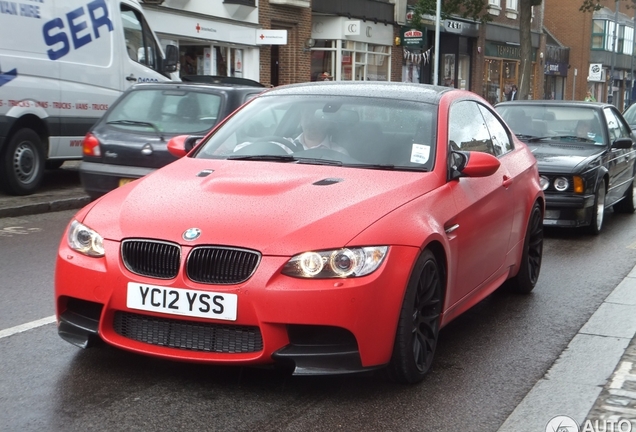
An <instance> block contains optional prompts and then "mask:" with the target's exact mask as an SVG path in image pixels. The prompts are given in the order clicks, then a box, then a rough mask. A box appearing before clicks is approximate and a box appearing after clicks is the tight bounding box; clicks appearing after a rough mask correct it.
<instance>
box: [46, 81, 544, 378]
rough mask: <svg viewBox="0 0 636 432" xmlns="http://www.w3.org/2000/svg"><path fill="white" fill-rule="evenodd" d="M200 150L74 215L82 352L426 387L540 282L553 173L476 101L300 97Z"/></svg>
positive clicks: (69, 317)
mask: <svg viewBox="0 0 636 432" xmlns="http://www.w3.org/2000/svg"><path fill="white" fill-rule="evenodd" d="M185 138H186V137H184V136H178V137H175V138H173V139H172V140H170V142H169V143H168V148H169V150H170V151H171V152H172V153H173V154H175V155H178V156H181V157H182V158H181V159H180V160H178V161H176V162H174V163H172V164H170V165H167V166H165V167H163V168H162V169H159V170H157V171H156V172H154V173H152V174H150V175H148V176H146V177H144V178H142V179H140V180H138V181H136V182H133V183H131V184H127V185H125V186H123V187H121V188H118V189H117V190H115V191H113V192H111V193H109V194H107V195H106V196H104V197H102V198H101V199H100V200H98V201H95V202H93V203H91V204H89V205H88V206H86V207H85V208H84V209H82V210H80V211H79V212H78V213H77V214H76V215H75V217H74V218H73V220H72V221H71V222H70V224H69V226H68V228H67V230H66V234H65V235H64V238H63V240H62V242H61V244H60V247H59V252H58V256H57V264H56V275H55V299H56V300H55V301H56V313H57V319H58V323H59V327H58V330H59V335H60V336H61V337H62V338H64V339H65V340H67V341H69V342H71V343H73V344H75V345H78V346H80V347H87V346H90V345H91V344H92V342H93V341H94V340H96V339H102V340H104V341H106V342H107V343H109V344H111V345H114V346H116V347H119V348H122V349H126V350H130V351H133V352H136V353H143V354H148V355H152V356H156V357H163V358H167V359H179V360H185V361H193V362H202V363H210V364H226V365H228V364H233V365H272V364H279V365H283V366H285V365H289V366H290V367H291V368H292V370H293V373H295V374H298V375H312V374H332V373H349V372H359V371H365V370H373V369H376V368H381V367H387V366H388V368H389V371H390V373H391V375H392V376H393V377H394V378H395V379H396V380H397V381H400V382H407V383H414V382H417V381H420V380H421V379H423V377H424V375H425V374H426V372H427V371H428V370H429V368H430V367H431V364H432V361H433V355H434V352H435V348H436V345H437V341H438V337H439V330H440V328H442V327H444V326H445V325H447V324H448V323H449V322H450V321H451V320H453V319H454V318H456V317H457V316H459V315H460V314H461V313H462V312H464V311H466V310H467V309H469V308H470V307H472V306H473V305H475V304H477V303H478V302H480V301H481V300H482V299H483V298H484V297H486V296H487V295H489V294H491V293H492V292H493V291H495V290H496V289H498V288H499V287H500V286H501V285H502V283H503V282H504V281H506V280H507V285H508V286H509V287H510V288H511V289H513V290H516V291H518V292H521V293H528V292H530V291H531V290H532V289H533V288H534V286H535V284H536V283H537V279H538V277H539V272H540V268H541V257H542V250H543V224H542V223H541V222H542V220H543V211H544V196H543V191H542V190H541V186H540V184H539V174H538V171H537V165H536V160H535V158H534V157H533V156H532V154H531V152H530V151H529V149H528V148H527V147H526V146H525V145H524V144H523V143H522V142H521V141H519V140H517V139H516V138H515V137H514V135H513V134H512V133H511V132H510V130H509V129H508V127H507V126H506V125H505V124H504V122H503V121H502V120H501V119H500V118H499V116H498V115H497V114H496V113H495V112H494V110H493V108H492V107H491V106H490V105H489V104H488V103H487V102H486V101H485V100H484V99H482V98H480V97H479V96H477V95H475V94H474V93H471V92H468V91H463V90H457V89H454V88H449V87H432V86H425V85H420V84H407V83H369V82H356V83H347V82H317V83H303V84H296V85H289V86H281V87H278V88H275V89H272V90H270V91H268V92H264V93H262V94H261V95H259V96H257V97H256V98H254V99H253V100H252V101H250V102H249V103H248V104H246V105H244V106H243V107H242V108H241V109H239V110H238V111H237V112H235V113H234V114H232V115H231V116H230V117H229V118H228V119H227V120H226V121H225V122H224V123H223V124H222V125H221V126H220V127H219V128H217V129H215V130H214V131H212V132H211V133H210V134H209V135H208V136H207V137H205V138H204V139H203V140H202V141H201V142H200V143H199V144H197V146H196V147H195V148H194V149H193V150H191V151H190V152H188V150H187V148H186V147H185V146H184V141H185ZM312 142H314V143H316V142H317V143H318V144H317V145H312V144H311V143H312ZM484 257H487V259H485V258H484ZM492 331H493V332H494V331H497V329H496V328H493V329H492Z"/></svg>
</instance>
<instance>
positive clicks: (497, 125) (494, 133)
mask: <svg viewBox="0 0 636 432" xmlns="http://www.w3.org/2000/svg"><path fill="white" fill-rule="evenodd" d="M478 106H479V110H480V111H481V114H482V115H483V116H484V120H486V126H487V127H488V131H489V132H490V136H491V138H492V145H493V148H494V150H495V156H500V155H502V154H504V153H508V152H509V151H511V150H512V143H511V141H510V136H508V133H507V132H506V128H505V127H504V126H503V125H502V124H501V122H500V121H499V119H498V118H497V117H495V116H494V115H493V113H492V112H490V110H489V109H488V108H486V107H485V106H483V105H478Z"/></svg>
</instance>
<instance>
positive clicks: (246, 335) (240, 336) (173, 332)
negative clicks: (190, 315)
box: [113, 312, 263, 354]
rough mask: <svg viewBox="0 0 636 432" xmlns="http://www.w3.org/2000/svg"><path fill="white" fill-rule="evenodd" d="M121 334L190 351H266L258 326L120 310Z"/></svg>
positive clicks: (116, 326) (117, 328)
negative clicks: (209, 321)
mask: <svg viewBox="0 0 636 432" xmlns="http://www.w3.org/2000/svg"><path fill="white" fill-rule="evenodd" d="M113 327H114V330H115V332H116V333H117V334H119V335H121V336H123V337H126V338H128V339H132V340H136V341H139V342H145V343H148V344H152V345H159V346H165V347H170V348H179V349H184V350H189V351H206V352H215V353H228V354H238V353H251V352H258V351H262V350H263V338H262V336H261V331H260V329H259V328H258V327H253V326H238V325H226V324H212V323H201V322H193V321H183V320H175V319H167V318H157V317H150V316H145V315H138V314H133V313H128V312H116V313H115V321H114V323H113Z"/></svg>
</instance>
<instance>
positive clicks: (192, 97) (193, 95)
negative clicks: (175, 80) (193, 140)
mask: <svg viewBox="0 0 636 432" xmlns="http://www.w3.org/2000/svg"><path fill="white" fill-rule="evenodd" d="M220 106H221V96H219V95H216V94H210V93H201V92H193V91H185V90H139V91H133V92H130V93H128V95H127V96H126V97H125V98H124V99H123V100H122V101H120V102H119V103H118V104H117V105H116V106H114V107H113V109H112V110H111V111H110V112H109V113H108V114H107V117H106V118H105V121H106V122H107V123H109V124H111V125H113V126H116V127H118V128H123V129H126V130H134V131H147V132H153V131H156V130H159V131H161V132H165V133H169V134H189V133H195V132H202V131H207V130H208V129H210V128H211V127H212V126H214V125H215V124H216V122H217V119H218V116H219V108H220ZM122 121H123V122H122ZM118 122H119V123H118Z"/></svg>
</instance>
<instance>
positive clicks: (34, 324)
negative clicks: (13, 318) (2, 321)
mask: <svg viewBox="0 0 636 432" xmlns="http://www.w3.org/2000/svg"><path fill="white" fill-rule="evenodd" d="M54 322H55V315H51V316H50V317H46V318H41V319H39V320H35V321H31V322H28V323H26V324H20V325H18V326H15V327H11V328H8V329H5V330H0V339H2V338H6V337H9V336H13V335H14V334H17V333H22V332H25V331H27V330H31V329H34V328H36V327H41V326H43V325H46V324H51V323H54Z"/></svg>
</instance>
